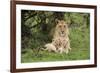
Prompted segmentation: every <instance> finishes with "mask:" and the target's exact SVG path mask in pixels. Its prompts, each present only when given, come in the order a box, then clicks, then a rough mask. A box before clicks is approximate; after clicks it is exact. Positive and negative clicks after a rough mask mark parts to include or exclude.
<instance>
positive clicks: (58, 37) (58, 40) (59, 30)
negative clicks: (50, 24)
mask: <svg viewBox="0 0 100 73" xmlns="http://www.w3.org/2000/svg"><path fill="white" fill-rule="evenodd" d="M52 42H54V46H55V47H56V50H57V51H58V52H60V53H63V52H65V53H68V52H69V50H71V48H70V40H69V29H68V24H66V23H65V21H64V20H59V21H58V23H57V25H56V28H55V33H54V36H53V41H52Z"/></svg>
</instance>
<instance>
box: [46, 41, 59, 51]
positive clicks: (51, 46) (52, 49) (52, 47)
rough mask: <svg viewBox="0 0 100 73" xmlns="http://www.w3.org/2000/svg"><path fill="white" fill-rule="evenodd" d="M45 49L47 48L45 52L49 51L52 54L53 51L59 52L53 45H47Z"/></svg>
mask: <svg viewBox="0 0 100 73" xmlns="http://www.w3.org/2000/svg"><path fill="white" fill-rule="evenodd" d="M45 47H46V49H45V50H48V51H49V52H51V51H53V52H57V50H56V47H55V46H54V45H53V44H52V43H48V44H46V45H45Z"/></svg>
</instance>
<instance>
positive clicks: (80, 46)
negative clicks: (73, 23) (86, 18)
mask: <svg viewBox="0 0 100 73" xmlns="http://www.w3.org/2000/svg"><path fill="white" fill-rule="evenodd" d="M89 34H90V33H89V29H85V30H84V31H81V30H79V29H70V43H71V48H72V50H71V51H70V52H69V53H68V54H65V53H63V54H59V53H54V52H48V51H43V50H40V51H39V52H37V50H34V51H33V50H32V49H30V48H27V49H24V51H25V52H24V53H22V54H21V62H23V63H27V62H28V63H30V62H47V61H67V60H86V59H89V58H90V49H89V48H90V46H89V45H90V42H89V41H90V40H89V39H90V38H89V37H90V36H89Z"/></svg>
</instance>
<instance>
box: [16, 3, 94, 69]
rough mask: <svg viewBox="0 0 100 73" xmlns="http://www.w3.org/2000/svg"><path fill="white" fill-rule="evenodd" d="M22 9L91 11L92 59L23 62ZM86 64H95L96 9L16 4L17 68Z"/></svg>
mask: <svg viewBox="0 0 100 73" xmlns="http://www.w3.org/2000/svg"><path fill="white" fill-rule="evenodd" d="M22 9H24V10H40V11H44V10H45V11H60V12H83V13H90V60H78V61H58V62H39V63H21V10H22ZM86 64H94V9H84V8H70V7H52V6H35V5H16V68H17V69H22V68H39V67H53V66H73V65H86Z"/></svg>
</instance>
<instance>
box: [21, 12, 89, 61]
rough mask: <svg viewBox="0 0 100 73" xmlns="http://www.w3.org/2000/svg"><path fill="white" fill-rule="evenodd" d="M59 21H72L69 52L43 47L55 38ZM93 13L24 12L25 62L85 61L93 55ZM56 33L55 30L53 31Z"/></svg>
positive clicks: (22, 15)
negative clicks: (91, 29) (61, 52)
mask: <svg viewBox="0 0 100 73" xmlns="http://www.w3.org/2000/svg"><path fill="white" fill-rule="evenodd" d="M56 20H65V21H66V23H68V24H69V29H70V30H69V31H70V36H69V37H70V43H71V48H72V50H71V51H70V52H69V54H65V53H63V54H59V53H53V52H48V51H44V50H41V48H43V47H44V45H45V44H46V43H50V42H51V41H52V36H53V34H51V31H52V30H53V29H54V28H55V26H56ZM89 20H90V15H89V13H77V12H53V11H32V10H22V11H21V33H22V34H21V50H22V51H21V52H22V54H21V62H40V61H43V62H44V61H60V60H62V61H64V60H84V59H89V58H90V49H89V48H90V46H89V45H90V42H89V41H90V40H89V38H90V35H89V34H90V31H89V29H90V28H89V26H90V23H89V22H90V21H89ZM53 33H54V31H53Z"/></svg>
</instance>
